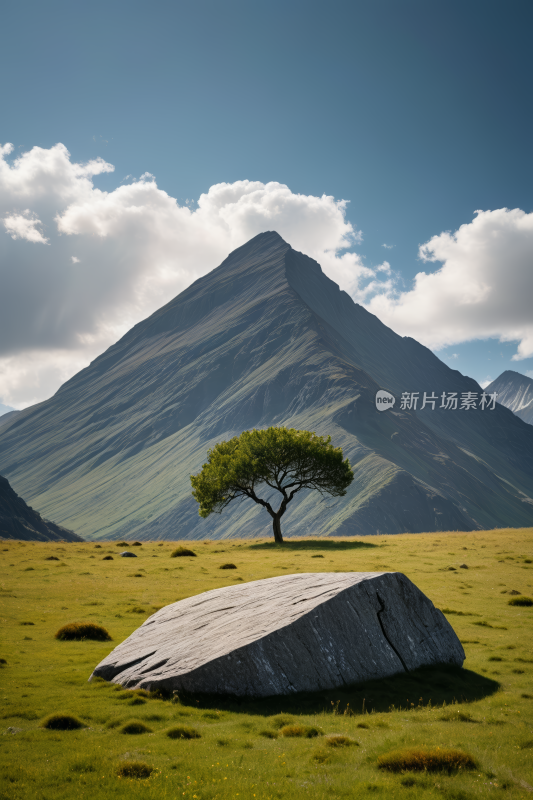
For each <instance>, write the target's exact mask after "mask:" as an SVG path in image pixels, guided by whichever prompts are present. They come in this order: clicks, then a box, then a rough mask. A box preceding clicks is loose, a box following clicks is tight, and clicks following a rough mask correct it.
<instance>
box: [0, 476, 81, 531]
mask: <svg viewBox="0 0 533 800" xmlns="http://www.w3.org/2000/svg"><path fill="white" fill-rule="evenodd" d="M0 539H24V540H25V541H37V542H58V541H65V542H82V541H83V539H82V538H81V537H80V536H76V534H75V533H73V532H72V531H69V530H67V529H66V528H63V527H62V526H61V525H56V524H55V523H54V522H50V521H49V520H47V519H43V518H42V517H41V515H40V514H38V513H37V511H34V510H33V508H30V506H28V505H26V503H25V502H24V500H23V499H22V497H19V496H18V494H16V493H15V492H14V491H13V489H12V488H11V486H10V485H9V481H8V480H6V478H3V477H2V476H1V475H0Z"/></svg>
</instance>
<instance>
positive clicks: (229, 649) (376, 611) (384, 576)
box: [91, 572, 465, 697]
mask: <svg viewBox="0 0 533 800" xmlns="http://www.w3.org/2000/svg"><path fill="white" fill-rule="evenodd" d="M464 658H465V654H464V650H463V648H462V646H461V643H460V641H459V639H458V638H457V636H456V634H455V632H454V630H453V628H452V627H451V625H450V624H449V622H448V621H447V620H446V618H445V617H444V614H443V613H442V612H441V611H439V609H437V608H435V606H434V605H433V603H432V602H431V600H429V599H428V598H427V597H426V596H425V595H424V594H423V593H422V592H421V591H420V590H419V589H418V588H417V587H416V586H415V585H414V584H413V583H411V581H410V580H409V579H408V578H406V577H405V575H402V574H401V573H400V572H347V573H338V572H337V573H329V572H328V573H307V574H299V575H283V576H281V577H278V578H268V579H266V580H260V581H253V582H250V583H245V584H241V585H239V586H227V587H224V588H222V589H214V590H212V591H209V592H204V593H203V594H200V595H196V596H195V597H189V598H187V599H186V600H180V601H179V602H177V603H172V604H171V605H169V606H165V607H164V608H162V609H160V610H159V611H157V612H156V613H155V614H153V615H152V616H151V617H149V618H148V619H147V620H146V621H145V622H144V623H143V624H142V625H141V626H140V628H138V629H137V630H136V631H134V632H133V633H132V634H131V636H129V637H128V638H127V639H126V640H125V641H124V642H122V644H120V645H118V647H116V648H115V649H114V650H113V651H112V652H111V653H110V654H109V655H108V656H107V657H106V658H104V660H103V661H101V662H100V664H98V666H97V667H96V669H95V670H94V672H93V674H92V676H91V677H93V676H100V677H102V678H104V679H106V680H109V681H113V682H114V683H117V684H120V685H122V686H124V687H127V688H143V689H148V690H150V689H152V690H153V689H156V688H160V689H163V690H166V691H178V692H179V691H187V692H208V693H215V694H232V695H240V696H250V697H265V696H269V695H277V694H280V695H285V694H291V693H294V692H301V691H308V692H312V691H317V690H324V689H333V688H336V687H340V686H345V685H347V684H351V683H357V682H359V681H365V680H370V679H372V678H384V677H386V676H389V675H394V674H395V673H398V672H403V671H410V670H413V669H416V668H417V667H420V666H422V665H426V664H441V663H446V664H457V665H459V666H461V665H462V663H463V661H464Z"/></svg>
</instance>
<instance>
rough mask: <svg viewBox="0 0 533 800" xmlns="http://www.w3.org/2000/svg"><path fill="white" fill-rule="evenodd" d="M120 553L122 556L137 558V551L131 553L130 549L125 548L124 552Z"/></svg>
mask: <svg viewBox="0 0 533 800" xmlns="http://www.w3.org/2000/svg"><path fill="white" fill-rule="evenodd" d="M120 555H121V556H122V558H137V554H136V553H130V551H129V550H124V552H123V553H121V554H120Z"/></svg>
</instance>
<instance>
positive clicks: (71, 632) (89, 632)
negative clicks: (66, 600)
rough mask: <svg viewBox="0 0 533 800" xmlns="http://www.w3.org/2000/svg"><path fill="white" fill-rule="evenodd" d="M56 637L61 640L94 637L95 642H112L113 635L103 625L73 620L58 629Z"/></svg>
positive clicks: (80, 639)
mask: <svg viewBox="0 0 533 800" xmlns="http://www.w3.org/2000/svg"><path fill="white" fill-rule="evenodd" d="M56 639H60V640H61V641H69V640H70V641H72V640H76V641H83V640H84V639H93V640H94V641H95V642H110V641H111V636H110V635H109V631H107V630H106V629H105V628H104V627H102V625H96V624H95V623H94V622H71V623H69V624H68V625H63V627H62V628H60V629H59V630H58V632H57V633H56Z"/></svg>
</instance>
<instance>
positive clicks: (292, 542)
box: [248, 539, 379, 552]
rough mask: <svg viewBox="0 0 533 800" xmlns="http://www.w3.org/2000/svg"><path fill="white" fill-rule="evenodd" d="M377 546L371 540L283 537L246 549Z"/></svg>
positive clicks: (361, 547) (331, 548) (356, 547)
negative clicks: (343, 540) (348, 540)
mask: <svg viewBox="0 0 533 800" xmlns="http://www.w3.org/2000/svg"><path fill="white" fill-rule="evenodd" d="M370 547H379V544H372V542H360V541H354V542H338V541H335V540H333V541H331V539H285V541H284V542H283V544H277V542H260V543H258V544H250V545H248V550H278V551H279V552H283V551H284V550H361V549H364V548H370Z"/></svg>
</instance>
